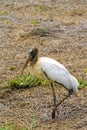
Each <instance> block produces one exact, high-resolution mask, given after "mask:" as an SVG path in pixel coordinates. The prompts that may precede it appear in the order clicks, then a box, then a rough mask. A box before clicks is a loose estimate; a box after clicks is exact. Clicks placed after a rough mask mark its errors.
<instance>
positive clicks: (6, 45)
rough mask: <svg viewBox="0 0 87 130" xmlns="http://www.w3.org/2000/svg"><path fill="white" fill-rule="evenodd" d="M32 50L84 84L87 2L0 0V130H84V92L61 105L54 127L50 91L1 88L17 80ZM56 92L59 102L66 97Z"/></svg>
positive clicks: (86, 102) (86, 119)
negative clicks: (2, 129) (9, 129)
mask: <svg viewBox="0 0 87 130" xmlns="http://www.w3.org/2000/svg"><path fill="white" fill-rule="evenodd" d="M32 46H36V47H38V48H39V55H40V56H48V57H52V58H54V59H56V60H58V61H59V62H60V63H62V64H63V65H64V66H65V67H66V68H67V69H68V70H69V71H70V72H71V73H72V74H73V75H74V76H75V77H76V78H77V79H80V78H82V79H84V80H87V0H70V1H68V0H24V1H23V0H0V126H2V125H4V124H10V123H14V125H15V130H16V129H18V128H20V127H23V128H28V129H29V130H30V129H35V130H44V129H45V130H49V129H50V130H87V89H80V90H79V94H80V96H79V97H76V96H75V95H72V96H71V97H70V98H69V99H67V100H66V101H64V103H62V104H61V105H60V106H59V107H58V110H57V111H58V112H59V115H56V119H55V121H52V119H51V112H52V105H53V102H52V91H51V87H50V86H46V87H42V86H37V87H32V88H30V89H19V90H11V89H9V88H5V86H6V83H7V82H8V81H9V80H10V79H12V78H15V77H18V76H19V75H20V70H21V67H22V66H23V64H24V61H25V59H26V57H27V54H28V50H29V49H30V48H31V47H32ZM12 67H15V70H14V71H11V68H12ZM25 73H27V68H26V71H25ZM55 90H56V94H57V100H58V102H59V101H60V100H61V99H62V98H63V97H64V95H65V94H66V93H67V92H66V91H65V90H64V88H63V87H62V86H59V85H55Z"/></svg>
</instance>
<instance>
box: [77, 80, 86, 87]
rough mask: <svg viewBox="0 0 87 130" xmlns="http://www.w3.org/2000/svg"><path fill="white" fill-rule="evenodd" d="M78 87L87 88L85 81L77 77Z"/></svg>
mask: <svg viewBox="0 0 87 130" xmlns="http://www.w3.org/2000/svg"><path fill="white" fill-rule="evenodd" d="M79 84H80V85H79V88H87V81H85V80H83V79H79Z"/></svg>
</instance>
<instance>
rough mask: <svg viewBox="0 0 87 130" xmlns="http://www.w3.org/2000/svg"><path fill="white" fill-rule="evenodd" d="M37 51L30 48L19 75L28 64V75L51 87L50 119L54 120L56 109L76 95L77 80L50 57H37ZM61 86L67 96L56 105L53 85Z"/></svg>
mask: <svg viewBox="0 0 87 130" xmlns="http://www.w3.org/2000/svg"><path fill="white" fill-rule="evenodd" d="M38 54H39V50H38V48H37V47H32V48H30V50H29V52H28V58H27V59H26V61H25V64H24V65H23V67H22V70H21V75H23V71H24V69H25V68H26V66H27V64H28V63H29V67H30V69H29V73H30V74H32V75H34V76H36V77H39V76H40V77H42V78H43V79H44V78H46V79H47V80H48V81H49V82H50V85H51V87H52V96H53V103H54V107H53V109H52V119H55V112H56V110H57V107H58V106H59V105H60V104H61V103H62V102H64V100H65V99H67V98H68V97H70V96H71V95H72V94H73V93H78V92H79V90H78V86H79V82H78V80H77V79H76V78H75V77H74V76H73V75H72V74H71V73H70V72H69V71H68V70H67V69H66V68H65V67H64V66H63V65H62V64H61V63H59V62H58V61H56V60H54V59H52V58H50V57H39V56H38ZM55 83H57V84H61V85H62V86H63V87H64V88H65V89H66V90H67V91H68V95H66V96H65V98H63V99H62V100H61V101H60V102H59V103H58V104H57V103H56V94H55V90H54V84H55Z"/></svg>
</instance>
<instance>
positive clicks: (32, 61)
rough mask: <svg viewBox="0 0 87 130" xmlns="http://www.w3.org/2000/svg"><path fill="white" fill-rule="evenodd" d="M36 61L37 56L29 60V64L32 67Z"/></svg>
mask: <svg viewBox="0 0 87 130" xmlns="http://www.w3.org/2000/svg"><path fill="white" fill-rule="evenodd" d="M37 61H38V57H35V58H34V59H33V60H31V61H30V66H31V67H34V66H35V64H36V63H37Z"/></svg>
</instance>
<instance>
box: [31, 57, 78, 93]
mask: <svg viewBox="0 0 87 130" xmlns="http://www.w3.org/2000/svg"><path fill="white" fill-rule="evenodd" d="M29 71H30V73H31V74H33V75H35V76H42V77H43V78H44V77H45V75H46V76H47V77H48V79H49V80H50V81H52V82H56V83H59V84H62V85H63V86H65V88H66V89H68V90H71V89H73V92H77V91H78V86H79V83H78V81H77V79H76V78H75V77H74V76H72V75H71V74H70V73H69V72H68V70H67V69H66V68H65V67H64V66H63V65H62V64H60V63H59V62H57V61H56V60H54V59H51V58H48V57H41V58H38V61H37V62H36V64H35V66H34V68H30V70H29Z"/></svg>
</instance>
